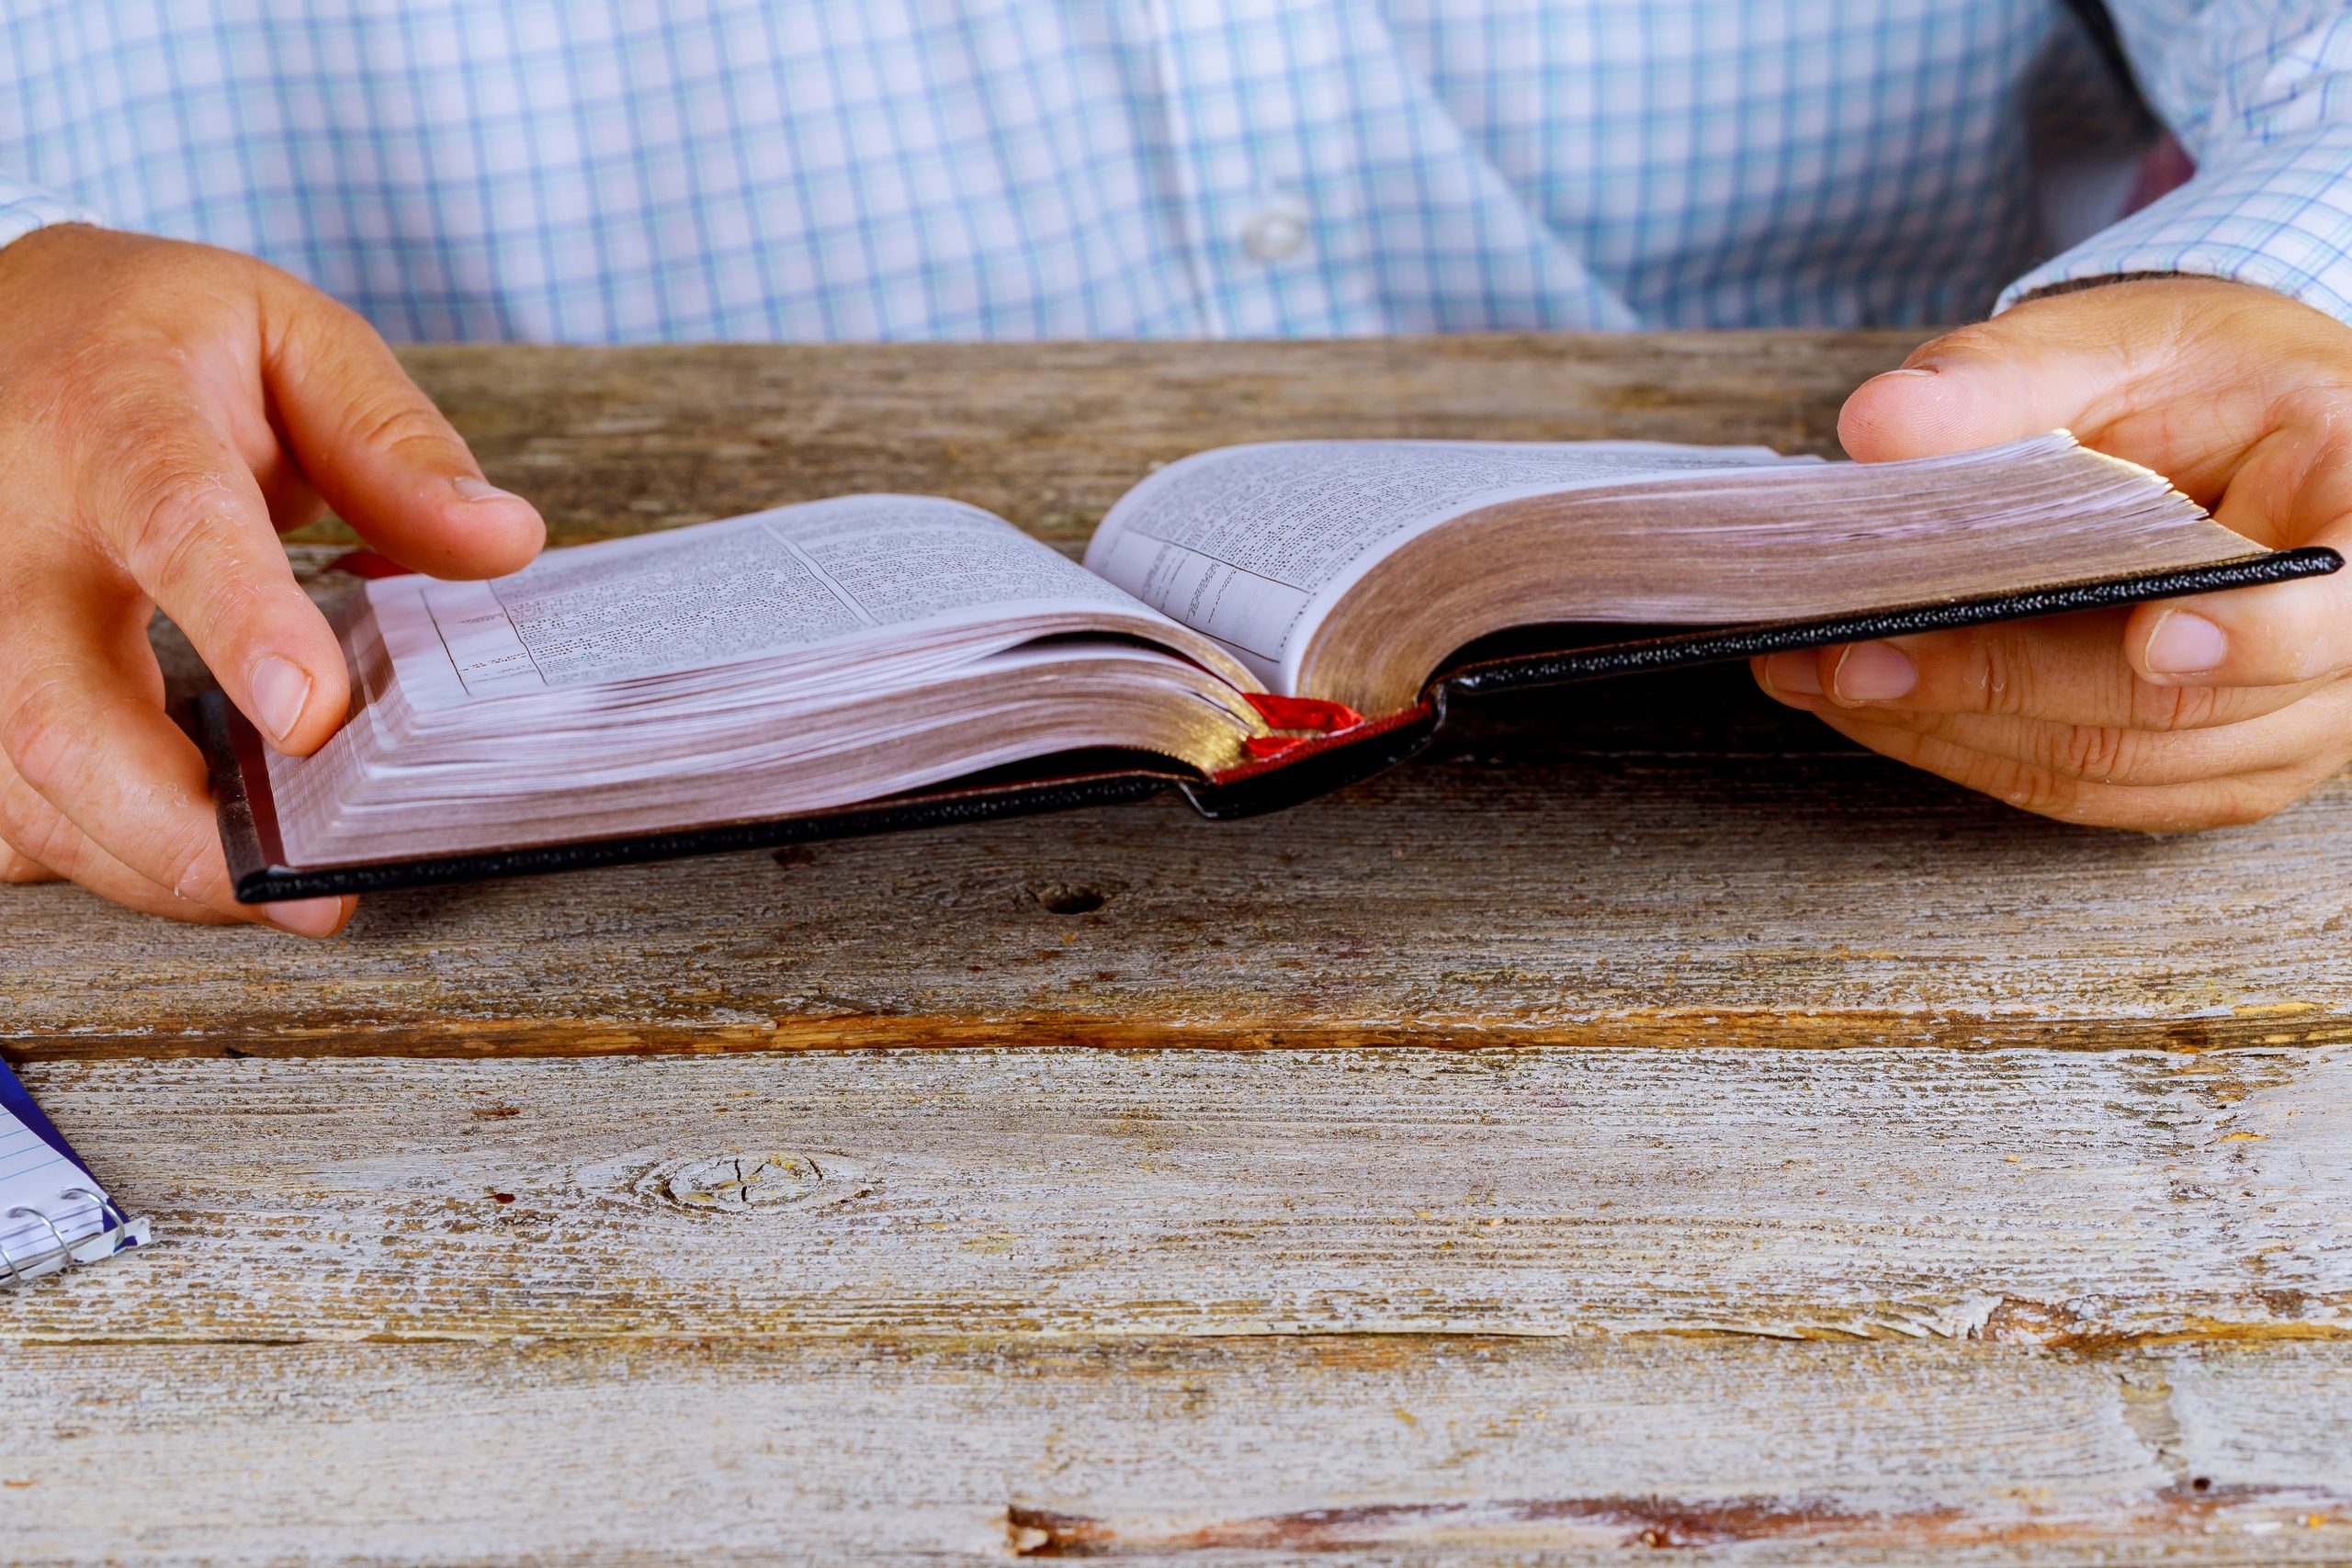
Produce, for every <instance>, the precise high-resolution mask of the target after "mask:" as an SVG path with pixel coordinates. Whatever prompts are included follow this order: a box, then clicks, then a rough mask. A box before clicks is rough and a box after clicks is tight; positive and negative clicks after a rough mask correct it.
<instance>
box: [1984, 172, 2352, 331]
mask: <svg viewBox="0 0 2352 1568" xmlns="http://www.w3.org/2000/svg"><path fill="white" fill-rule="evenodd" d="M2148 273H2186V274H2189V275H2191V276H2199V277H2226V278H2230V279H2233V280H2234V281H2236V282H2239V283H2251V284H2255V285H2257V286H2259V287H2261V288H2267V289H2270V290H2271V291H2273V292H2274V293H2278V294H2284V295H2286V296H2288V297H2289V298H2290V299H2300V300H2301V301H2302V302H2303V303H2304V304H2306V305H2310V306H2312V307H2314V308H2315V309H2318V310H2324V311H2326V312H2327V313H2328V314H2329V315H2331V316H2334V317H2335V319H2336V320H2338V321H2352V126H2327V127H2324V128H2322V129H2320V130H2315V131H2312V132H2310V133H2307V134H2304V135H2300V136H2297V137H2295V138H2293V139H2292V140H2291V141H2274V142H2269V143H2267V144H2263V145H2257V146H2253V147H2247V148H2244V149H2241V150H2238V151H2236V152H2233V155H2231V156H2230V157H2228V158H2227V159H2226V160H2224V161H2222V162H2221V163H2218V164H2213V165H2211V166H2210V167H2208V168H2205V169H2203V170H2200V171H2199V173H2198V175H2197V177H2196V178H2194V179H2192V180H2190V181H2189V182H2188V184H2187V185H2184V186H2181V187H2180V188H2179V189H2178V190H2177V191H2174V192H2173V193H2171V194H2170V195H2169V196H2166V197H2164V198H2163V199H2162V200H2160V201H2156V202H2153V203H2151V204H2149V205H2148V206H2147V207H2145V208H2143V209H2141V210H2140V211H2138V212H2135V213H2133V214H2131V216H2130V217H2129V218H2126V219H2124V220H2122V221H2121V222H2120V223H2118V224H2116V225H2114V226H2113V227H2112V228H2109V229H2104V230H2101V231H2099V232H2098V233H2097V234H2094V235H2092V236H2091V237H2090V238H2089V239H2087V240H2086V241H2084V242H2083V243H2081V244H2079V245H2076V246H2075V248H2074V249H2073V250H2071V251H2068V252H2066V253H2065V254H2064V255H2061V256H2059V257H2057V258H2056V259H2055V260H2052V261H2049V262H2045V263H2044V264H2043V265H2041V266H2038V267H2036V268H2034V270H2033V271H2031V272H2030V273H2027V274H2026V275H2025V276H2023V277H2020V278H2018V280H2017V281H2016V282H2015V283H2012V284H2010V285H2009V286H2008V288H2006V289H2004V290H2002V293H2001V299H2000V302H1999V303H1998V304H1997V305H1996V306H1995V307H1994V310H1995V312H1996V314H1997V313H1998V312H1999V311H2002V310H2007V309H2008V308H2009V307H2010V306H2012V305H2014V304H2017V303H2018V301H2020V300H2023V299H2031V298H2032V297H2033V296H2034V295H2036V294H2040V293H2046V292H2048V291H2050V290H2051V289H2052V288H2058V287H2060V286H2062V285H2065V284H2070V283H2079V282H2083V281H2086V280H2100V279H2114V278H2120V277H2123V276H2129V275H2131V274H2140V275H2143V276H2144V275H2146V274H2148Z"/></svg>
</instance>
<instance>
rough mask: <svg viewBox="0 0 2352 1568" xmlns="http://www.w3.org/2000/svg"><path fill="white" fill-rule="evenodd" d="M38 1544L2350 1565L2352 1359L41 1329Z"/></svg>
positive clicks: (8, 1524)
mask: <svg viewBox="0 0 2352 1568" xmlns="http://www.w3.org/2000/svg"><path fill="white" fill-rule="evenodd" d="M0 1405H5V1407H6V1409H7V1410H8V1411H9V1412H10V1413H11V1419H10V1420H9V1421H8V1422H7V1423H6V1424H0V1482H5V1483H6V1488H7V1489H6V1491H5V1492H0V1532H5V1537H6V1540H7V1544H8V1549H9V1550H8V1556H9V1558H10V1560H11V1561H12V1562H17V1563H26V1564H31V1563H46V1562H55V1563H67V1562H95V1561H100V1560H103V1561H107V1562H186V1561H193V1560H202V1561H205V1562H277V1561H284V1560H289V1559H297V1558H299V1559H302V1560H308V1561H334V1562H360V1561H364V1562H434V1563H454V1562H510V1563H511V1562H677V1561H680V1560H683V1559H685V1558H688V1557H692V1556H698V1555H705V1554H707V1555H711V1556H716V1557H723V1558H724V1559H725V1560H726V1561H729V1562H794V1563H813V1562H856V1563H876V1562H1001V1561H1004V1560H1006V1559H1007V1558H1010V1557H1017V1556H1023V1555H1026V1556H1035V1557H1051V1556H1097V1557H1115V1558H1120V1559H1125V1560H1132V1561H1139V1562H1194V1561H1209V1562H1231V1563H1252V1564H1261V1563H1271V1562H1300V1563H1306V1562H1331V1561H1333V1560H1334V1558H1335V1556H1336V1557H1338V1558H1340V1559H1341V1560H1345V1561H1350V1562H1492V1561H1498V1560H1509V1561H1513V1562H1559V1563H1568V1562H1614V1561H1623V1560H1626V1559H1629V1558H1637V1557H1647V1556H1649V1555H1651V1554H1652V1553H1654V1551H1656V1550H1657V1549H1658V1548H1679V1549H1681V1550H1680V1551H1679V1555H1680V1556H1681V1557H1682V1558H1683V1559H1684V1560H1698V1561H1724V1562H1732V1561H1737V1562H1951V1563H1963V1562H2115V1561H2131V1562H2181V1563H2188V1562H2199V1563H2206V1562H2211V1563H2221V1562H2290V1561H2330V1562H2341V1561H2344V1560H2345V1558H2346V1554H2347V1553H2352V1471H2347V1466H2346V1460H2345V1457H2344V1456H2345V1454H2346V1451H2347V1449H2352V1419H2347V1416H2346V1411H2347V1410H2348V1409H2352V1347H2345V1346H2331V1347H2326V1348H2314V1347H2292V1346H2287V1347H2281V1346H2264V1347H2248V1348H2235V1349H2229V1350H2219V1351H2216V1350H2208V1351H2203V1352H2199V1353H2194V1354H2179V1353H2174V1354H2165V1355H2148V1354H2134V1355H2129V1356H2125V1357H2121V1358H2115V1359H2085V1358H2080V1357H2075V1356H2070V1355H2066V1354H2063V1353H2056V1352H2052V1351H2048V1350H2038V1349H2030V1348H2020V1347H1993V1346H1941V1347H1939V1346H1868V1347H1856V1346H1824V1345H1773V1344H1770V1343H1756V1342H1750V1343H1745V1344H1717V1345H1699V1346H1694V1345H1691V1344H1688V1343H1677V1342H1674V1341H1670V1340H1668V1341H1659V1342H1648V1343H1643V1342H1633V1343H1614V1344H1593V1343H1587V1342H1577V1341H1561V1340H1550V1341H1541V1340H1539V1341H1527V1340H1518V1341H1514V1340H1509V1339H1500V1340H1498V1339H1475V1338H1474V1339H1453V1338H1419V1339H1413V1338H1407V1339H1388V1340H1364V1339H1359V1338H1343V1339H1339V1340H1329V1339H1320V1340H1306V1341H1282V1340H1263V1339H1230V1340H1188V1341H1182V1342H1174V1343H1166V1342H1155V1341H1150V1340H1144V1341H1125V1342H1100V1341H1097V1342H1080V1343H1073V1344H1066V1345H1052V1344H1040V1343H1036V1342H1034V1341H1021V1342H1009V1343H1008V1342H1001V1341H989V1340H985V1339H978V1340H975V1339H963V1340H950V1341H916V1342H907V1341H891V1340H887V1339H886V1340H849V1341H831V1342H829V1341H823V1340H812V1341H801V1342H798V1343H793V1344H784V1345H777V1344H771V1343H759V1342H749V1343H747V1342H742V1341H733V1342H713V1343H697V1342H681V1341H661V1342H651V1343H647V1342H629V1343H614V1344H598V1343H594V1342H576V1341H575V1342H567V1343H545V1344H538V1345H530V1346H466V1345H435V1346H380V1345H339V1346H305V1347H272V1346H243V1347H219V1346H214V1347H199V1348H177V1347H175V1348H164V1347H93V1348H82V1349H77V1350H74V1351H73V1352H71V1353H59V1352H58V1351H57V1350H56V1349H54V1348H39V1347H35V1348H28V1349H25V1350H23V1351H20V1352H17V1353H12V1354H11V1355H10V1356H8V1357H7V1358H6V1359H0Z"/></svg>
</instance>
